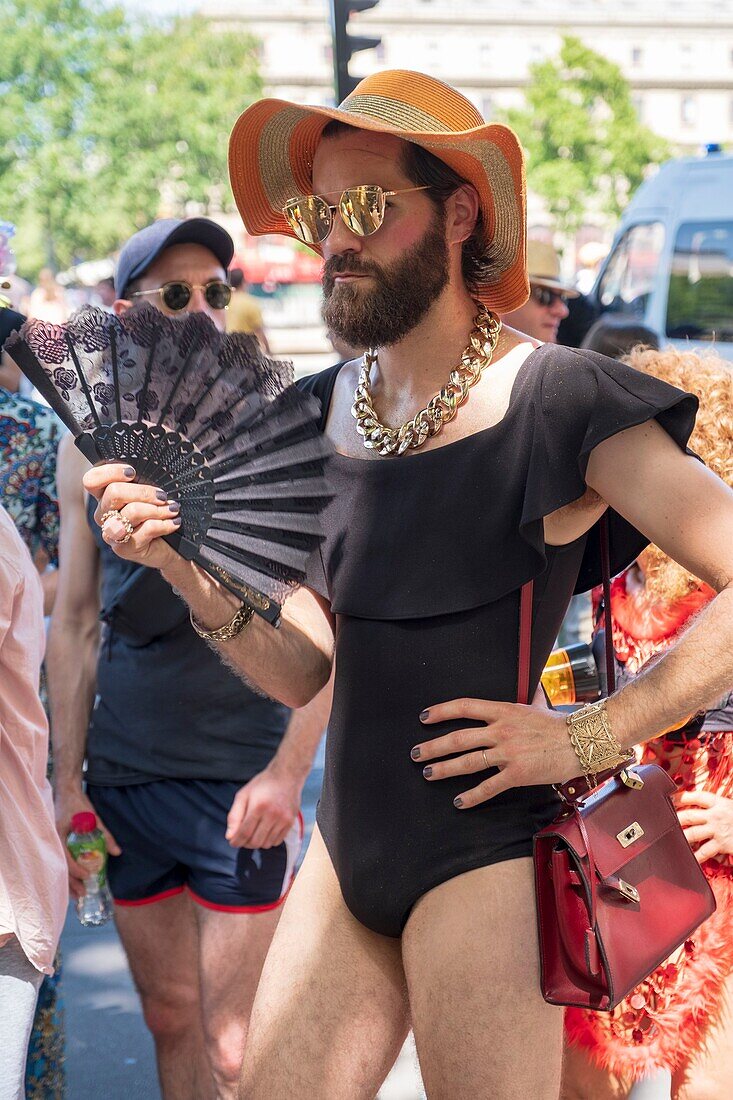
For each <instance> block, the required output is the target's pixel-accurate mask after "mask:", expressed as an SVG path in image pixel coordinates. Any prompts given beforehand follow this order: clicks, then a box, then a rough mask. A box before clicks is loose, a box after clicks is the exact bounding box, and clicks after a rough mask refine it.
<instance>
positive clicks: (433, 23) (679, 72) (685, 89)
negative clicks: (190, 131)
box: [200, 0, 733, 150]
mask: <svg viewBox="0 0 733 1100" xmlns="http://www.w3.org/2000/svg"><path fill="white" fill-rule="evenodd" d="M200 10H201V13H202V14H204V15H206V16H207V17H209V18H210V19H211V20H212V22H214V23H215V24H218V25H220V26H222V27H228V28H232V27H247V28H248V29H249V30H251V31H252V33H253V34H255V35H256V36H257V38H258V39H259V40H260V42H261V53H262V57H261V61H262V72H263V75H264V79H265V83H266V88H267V91H268V93H269V94H271V95H277V96H282V97H283V98H286V99H293V100H295V101H299V102H303V103H332V102H333V87H332V61H331V36H330V26H329V18H328V2H327V0H201V4H200ZM350 27H353V28H354V30H355V31H356V30H357V28H358V30H359V31H361V32H362V33H364V34H367V35H372V34H373V35H375V36H377V37H381V39H382V43H381V45H380V46H379V48H378V49H376V50H371V51H368V52H365V53H362V54H358V55H356V58H355V60H354V61H352V65H351V71H352V75H362V76H364V75H366V74H367V73H369V72H373V71H375V70H377V69H380V68H407V69H419V70H422V71H423V72H427V73H431V74H432V75H433V76H437V77H439V78H440V79H442V80H445V81H446V82H447V83H449V84H452V85H454V86H455V87H457V88H459V89H460V90H461V91H462V92H464V94H465V95H467V96H468V97H469V98H470V99H471V100H472V101H473V102H474V103H475V105H476V106H477V108H478V109H479V111H480V112H481V114H482V115H483V116H484V117H485V118H487V119H490V118H491V116H492V115H493V114H494V113H495V111H496V110H497V109H500V108H505V107H509V106H515V105H519V104H521V103H522V102H523V97H522V89H523V88H524V86H525V85H526V83H527V79H528V72H529V66H530V64H531V63H532V62H533V61H537V60H540V59H542V58H545V57H550V56H553V55H555V54H556V53H557V51H558V49H559V46H560V41H561V38H562V36H563V35H564V34H572V35H577V36H578V37H579V38H581V39H582V40H583V41H584V42H585V43H586V44H587V45H588V46H590V47H592V48H593V49H594V50H597V51H598V52H599V53H602V54H604V55H605V56H606V57H608V58H610V59H611V60H612V61H615V62H616V63H617V64H618V65H619V66H620V68H621V70H622V71H623V73H624V75H625V76H626V78H627V79H628V80H629V81H630V83H631V87H632V91H633V96H634V101H635V103H636V106H637V109H638V111H639V114H640V116H641V118H642V119H643V121H644V122H645V123H646V124H647V125H648V126H650V127H651V128H652V129H653V130H654V131H655V132H656V133H658V134H661V135H662V136H664V137H666V138H668V139H669V140H670V141H671V142H673V143H675V145H678V146H681V147H686V148H688V149H690V150H694V149H696V148H699V147H700V146H702V145H703V144H704V143H706V142H721V143H723V144H729V145H733V0H565V2H564V3H560V2H558V0H511V2H507V0H380V2H379V4H378V5H377V6H376V7H375V8H373V9H372V10H371V11H368V12H365V13H363V14H362V15H358V16H353V17H352V20H351V23H350Z"/></svg>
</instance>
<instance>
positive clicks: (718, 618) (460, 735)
mask: <svg viewBox="0 0 733 1100" xmlns="http://www.w3.org/2000/svg"><path fill="white" fill-rule="evenodd" d="M586 482H587V484H588V486H589V487H590V488H591V489H592V490H594V492H595V493H596V494H597V495H598V497H600V498H601V502H600V505H598V504H597V503H593V502H591V503H590V505H589V507H588V508H587V509H586V512H585V515H586V519H585V521H584V522H583V526H582V529H581V530H578V529H577V523H578V515H579V510H578V509H577V508H576V509H575V510H574V511H573V512H572V513H570V514H569V517H568V518H566V519H565V520H564V519H563V518H562V517H561V516H560V515H559V513H556V514H555V515H554V516H552V517H548V520H546V521H545V537H546V539H547V540H548V541H552V542H553V543H556V544H563V543H565V542H570V541H572V540H573V539H574V538H577V537H578V536H579V535H580V534H582V533H583V531H585V530H588V528H589V527H590V526H591V525H592V524H593V523H594V522H595V521H596V519H597V518H598V515H599V513H600V512H602V511H603V507H604V503H603V502H605V503H606V504H609V505H610V506H611V507H612V508H614V509H615V510H616V511H617V512H619V513H620V514H621V515H622V516H624V517H625V518H626V519H628V520H629V521H630V522H631V523H632V524H633V525H634V526H635V527H637V528H638V529H639V530H641V531H643V532H644V534H645V535H646V536H647V537H648V538H649V540H650V541H651V542H654V543H655V544H656V545H657V546H659V547H660V548H661V549H662V550H663V551H664V552H665V553H666V554H668V555H669V557H671V558H673V559H674V560H675V561H677V562H679V563H680V564H681V565H682V566H684V568H685V569H687V570H689V572H690V573H692V574H693V575H694V576H696V577H699V578H700V579H701V580H703V581H705V582H706V583H707V584H709V585H710V587H711V588H713V589H714V590H715V591H716V592H717V593H718V595H717V596H716V598H715V599H714V600H712V602H711V603H710V604H709V605H708V606H707V607H706V608H705V609H704V610H703V611H702V612H701V613H700V614H699V615H698V616H697V617H696V619H695V620H694V622H693V623H692V624H691V625H690V627H689V628H688V630H687V631H686V632H685V633H684V635H683V636H682V637H681V638H680V640H679V641H678V642H677V643H676V645H674V646H673V647H672V648H671V649H669V650H668V651H667V652H666V653H665V655H664V656H663V657H661V658H660V659H659V660H658V661H656V662H655V663H654V664H653V665H652V666H651V667H650V668H648V669H645V670H643V671H642V672H641V673H640V674H639V675H638V676H637V677H636V678H635V679H634V680H633V681H631V682H630V683H629V684H627V685H625V686H624V687H623V688H621V689H620V690H619V691H617V692H616V693H615V694H614V695H612V696H611V698H610V699H609V700H608V704H607V715H608V718H609V721H610V725H611V729H612V731H613V734H614V736H615V737H616V739H617V740H618V741H619V742H620V744H621V745H622V746H624V747H631V746H632V745H637V744H640V743H641V742H643V741H647V740H649V739H650V738H652V737H655V736H656V735H658V734H659V732H660V731H661V730H663V729H666V728H668V727H669V726H671V725H673V724H674V723H675V722H676V721H679V719H680V718H681V717H682V716H683V715H686V714H691V713H694V712H695V711H697V710H699V709H701V708H702V707H705V706H710V705H712V704H713V703H714V702H715V700H717V699H719V698H720V697H721V696H722V695H723V694H725V693H726V692H727V691H729V690H730V685H731V684H732V683H733V491H731V490H730V489H729V488H728V486H727V485H725V483H724V482H723V481H721V480H720V479H719V478H717V477H716V476H715V475H714V474H712V473H711V472H710V471H709V470H707V469H706V468H705V467H704V466H703V465H702V464H701V463H700V462H698V461H697V460H696V459H694V458H691V457H690V456H688V455H685V454H683V452H682V451H681V450H680V449H679V447H678V446H677V445H676V444H675V443H674V442H673V441H672V440H671V439H670V437H669V436H668V435H667V434H666V433H665V432H664V431H663V429H662V428H660V427H659V426H658V425H657V424H656V422H655V421H650V422H648V423H645V424H641V425H638V426H637V427H634V428H629V429H627V430H626V431H623V432H620V433H618V435H615V436H613V437H612V438H610V439H607V440H605V441H604V442H603V443H600V444H599V445H598V446H597V447H596V448H595V450H594V451H593V452H592V454H591V456H590V461H589V464H588V470H587V475H586ZM595 500H596V501H597V498H595ZM574 525H576V526H574ZM425 707H426V709H425V710H424V711H423V712H422V713H421V715H420V718H421V720H422V722H423V724H424V725H425V726H426V727H428V728H429V727H430V726H431V725H432V724H435V723H439V722H445V721H448V720H451V721H452V720H455V719H460V718H467V719H469V720H472V721H479V722H484V723H486V724H485V726H482V727H478V728H473V729H463V730H457V731H456V732H454V733H450V734H447V735H446V736H443V737H437V738H434V739H432V740H430V739H428V740H425V741H423V742H421V743H420V744H419V745H416V746H415V747H414V748H413V750H412V757H413V759H414V760H416V761H419V764H420V766H423V768H424V771H423V774H424V775H425V778H426V780H427V781H428V782H435V781H436V780H438V781H439V780H441V779H444V778H446V777H447V776H455V775H466V776H467V781H466V783H467V785H466V790H465V793H462V794H461V795H459V796H458V798H457V799H456V807H457V808H458V809H467V808H470V807H471V806H475V805H477V804H478V803H480V802H484V801H486V800H487V799H489V798H492V797H493V796H494V795H496V794H498V793H499V792H500V791H504V790H507V789H509V788H511V787H517V786H525V785H531V784H535V783H557V782H564V781H566V780H568V779H571V778H572V777H573V776H575V775H577V774H578V770H579V768H578V759H577V757H576V755H575V752H574V751H573V748H572V746H571V745H570V741H569V739H568V734H567V727H566V723H565V718H564V716H563V715H559V714H556V713H553V712H551V711H548V710H546V709H545V708H543V707H538V706H536V705H532V706H528V707H527V706H521V705H519V704H517V703H503V702H501V703H500V702H492V701H487V700H481V699H455V700H452V701H449V702H439V701H434V700H429V699H426V700H425ZM426 732H428V731H426ZM482 750H483V751H482ZM453 753H461V754H462V755H460V756H456V757H455V758H454V759H452V760H444V759H442V758H443V757H446V756H448V755H450V754H453ZM487 764H488V765H489V766H490V767H498V768H500V771H499V772H498V773H496V774H495V775H493V776H491V777H490V778H488V779H486V780H484V781H483V782H481V783H480V784H478V786H473V787H472V786H471V783H470V778H468V777H470V776H471V775H472V774H474V773H476V772H482V771H484V770H485V768H486V766H487Z"/></svg>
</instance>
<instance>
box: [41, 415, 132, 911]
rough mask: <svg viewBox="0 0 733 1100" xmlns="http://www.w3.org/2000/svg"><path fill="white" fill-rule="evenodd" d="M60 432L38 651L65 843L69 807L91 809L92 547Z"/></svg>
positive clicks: (76, 878)
mask: <svg viewBox="0 0 733 1100" xmlns="http://www.w3.org/2000/svg"><path fill="white" fill-rule="evenodd" d="M73 442H74V441H73V439H72V438H71V436H66V437H65V438H64V439H63V440H62V442H61V446H60V448H59V463H58V495H59V506H60V509H61V516H62V522H61V533H60V543H59V569H58V589H57V595H56V601H55V604H54V611H53V616H52V618H51V629H50V631H49V635H48V646H47V651H46V674H47V677H48V701H49V709H50V713H51V741H52V744H53V768H54V777H53V785H54V802H55V808H56V826H57V829H58V831H59V835H60V837H61V839H62V841H63V843H64V850H66V837H67V835H68V833H69V829H70V826H71V818H72V816H73V815H74V814H76V813H80V812H83V811H91V812H92V813H94V812H95V811H94V807H93V806H92V804H91V803H90V801H89V799H88V798H87V796H86V795H85V794H84V790H83V787H82V768H83V764H84V756H85V752H86V743H87V728H88V726H89V715H90V713H91V709H92V704H93V702H94V691H95V686H96V680H97V651H98V647H99V620H98V618H97V616H98V612H99V550H98V549H97V544H96V543H95V541H94V538H93V537H92V533H91V531H90V530H89V527H88V525H87V518H86V510H85V497H84V492H83V490H82V487H81V476H82V474H83V472H84V471H85V470H87V469H88V468H89V463H88V462H87V461H86V459H85V458H84V457H83V456H82V455H81V454H80V453H79V451H77V449H76V447H74V445H73ZM100 827H101V828H102V831H103V832H104V834H105V839H106V841H107V848H108V850H109V851H110V852H111V853H112V854H113V855H118V854H119V851H120V849H119V846H118V844H117V842H116V841H115V839H114V837H113V836H112V835H111V834H110V833H109V831H108V830H107V829H105V827H104V823H103V822H100ZM66 857H67V862H68V869H69V888H70V890H71V893H72V894H73V895H74V896H75V897H78V896H79V894H80V893H82V892H83V889H84V887H83V880H84V872H83V871H82V869H81V868H80V867H79V865H78V864H77V863H76V861H75V860H74V859H72V857H71V856H70V854H69V853H68V851H67V852H66Z"/></svg>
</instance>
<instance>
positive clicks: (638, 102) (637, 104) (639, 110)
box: [631, 95, 644, 122]
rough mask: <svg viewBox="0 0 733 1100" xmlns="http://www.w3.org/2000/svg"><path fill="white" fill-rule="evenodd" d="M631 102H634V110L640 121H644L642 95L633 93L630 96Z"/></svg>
mask: <svg viewBox="0 0 733 1100" xmlns="http://www.w3.org/2000/svg"><path fill="white" fill-rule="evenodd" d="M631 102H632V103H633V104H634V110H635V111H636V114H637V116H638V118H639V121H640V122H643V121H644V97H643V96H642V95H635V96H632V97H631Z"/></svg>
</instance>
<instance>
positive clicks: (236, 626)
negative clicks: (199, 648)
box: [188, 603, 255, 642]
mask: <svg viewBox="0 0 733 1100" xmlns="http://www.w3.org/2000/svg"><path fill="white" fill-rule="evenodd" d="M254 613H255V610H254V608H253V607H250V606H249V604H246V603H243V604H242V605H241V607H238V608H237V610H236V611H235V612H234V614H233V615H232V617H231V619H230V620H229V622H228V623H224V625H223V626H220V627H217V629H216V630H207V629H206V628H205V627H203V626H201V625H200V624H199V623H197V622H196V620H195V619H194V617H193V611H189V613H188V617H189V619H190V620H191V626H192V627H193V628H194V630H195V631H196V633H197V634H198V636H199V638H205V639H206V641H207V642H230V641H231V640H232V638H236V637H237V635H238V634H241V633H242V631H243V630H244V628H245V626H247V624H248V623H250V622H251V621H252V617H253V616H254Z"/></svg>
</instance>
